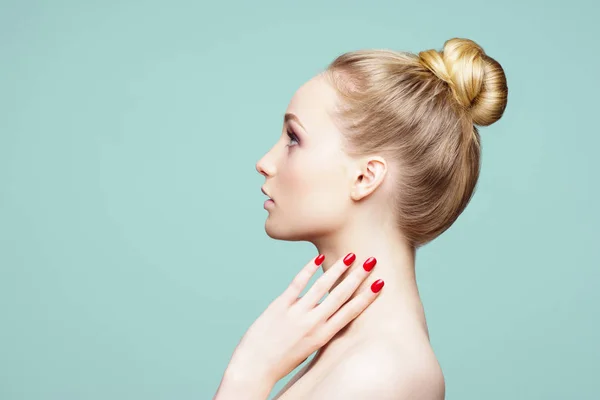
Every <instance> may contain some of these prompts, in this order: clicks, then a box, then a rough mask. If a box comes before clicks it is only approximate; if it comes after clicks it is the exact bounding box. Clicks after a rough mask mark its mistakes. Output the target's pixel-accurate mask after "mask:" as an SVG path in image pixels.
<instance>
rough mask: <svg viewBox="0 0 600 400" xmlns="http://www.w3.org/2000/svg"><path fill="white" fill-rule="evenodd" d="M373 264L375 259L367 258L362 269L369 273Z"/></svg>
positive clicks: (375, 262) (375, 261)
mask: <svg viewBox="0 0 600 400" xmlns="http://www.w3.org/2000/svg"><path fill="white" fill-rule="evenodd" d="M375 264H377V259H376V258H375V257H369V258H367V261H365V263H364V264H363V268H364V269H365V271H367V272H369V271H370V270H372V269H373V267H374V266H375Z"/></svg>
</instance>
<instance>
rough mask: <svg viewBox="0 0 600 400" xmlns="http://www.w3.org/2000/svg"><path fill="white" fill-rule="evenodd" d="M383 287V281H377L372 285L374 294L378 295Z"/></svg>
mask: <svg viewBox="0 0 600 400" xmlns="http://www.w3.org/2000/svg"><path fill="white" fill-rule="evenodd" d="M382 287H383V281H382V280H381V279H377V280H376V281H375V282H373V284H372V285H371V290H372V291H373V293H377V292H379V291H380V290H381V288H382Z"/></svg>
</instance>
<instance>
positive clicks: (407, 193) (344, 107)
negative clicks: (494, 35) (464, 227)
mask: <svg viewBox="0 0 600 400" xmlns="http://www.w3.org/2000/svg"><path fill="white" fill-rule="evenodd" d="M323 75H324V76H325V77H326V79H328V82H329V83H330V84H331V85H332V86H333V88H334V89H336V92H337V93H338V95H339V99H340V101H339V104H338V109H337V110H336V112H335V115H334V116H333V117H334V119H335V120H336V122H337V123H338V124H339V126H340V128H341V130H342V132H343V133H344V135H345V137H346V138H347V141H346V142H347V148H345V150H346V151H347V153H348V154H350V155H354V156H364V155H369V154H381V155H384V157H386V159H389V160H393V161H394V162H395V163H394V165H397V166H398V168H397V170H395V171H390V172H391V174H390V175H392V176H393V177H395V179H394V185H395V190H394V196H393V197H394V198H393V199H391V200H392V201H393V203H392V204H393V208H394V210H395V211H396V218H397V226H398V228H400V230H401V231H402V233H403V234H404V236H405V237H406V239H407V240H408V242H409V243H410V245H411V246H413V247H414V248H418V247H420V246H422V245H424V244H426V243H427V242H429V241H431V240H433V239H434V238H436V237H437V236H439V235H440V234H441V233H443V232H444V231H445V230H446V229H448V228H449V227H450V226H451V225H452V223H454V221H455V220H456V219H457V218H458V216H459V215H460V214H461V213H462V211H463V210H464V209H465V207H466V206H467V204H468V203H469V201H470V200H471V197H472V195H473V192H474V190H475V186H476V183H477V179H478V177H479V170H480V152H481V146H480V137H479V131H478V129H477V127H475V125H479V126H487V125H490V124H492V123H494V122H496V121H497V120H498V119H500V117H501V116H502V114H503V113H504V109H505V108H506V103H507V97H508V87H507V85H506V76H505V75H504V70H503V69H502V66H501V65H500V64H499V63H498V62H497V61H496V60H494V59H493V58H491V57H489V56H488V55H486V53H485V52H484V51H483V49H482V48H481V47H480V46H479V45H478V44H477V43H475V42H473V41H472V40H469V39H460V38H454V39H450V40H448V41H446V43H445V44H444V48H443V50H442V51H439V52H438V51H436V50H426V51H422V52H420V53H419V54H418V55H417V54H412V53H408V52H399V51H392V50H358V51H353V52H348V53H345V54H343V55H341V56H339V57H338V58H336V59H335V60H334V61H333V62H332V63H331V64H330V65H329V66H328V67H327V69H326V70H325V71H324V72H323Z"/></svg>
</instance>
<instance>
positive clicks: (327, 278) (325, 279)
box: [297, 253, 356, 309]
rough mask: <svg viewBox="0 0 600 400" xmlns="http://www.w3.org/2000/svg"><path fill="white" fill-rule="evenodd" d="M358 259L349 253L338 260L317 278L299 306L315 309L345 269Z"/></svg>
mask: <svg viewBox="0 0 600 400" xmlns="http://www.w3.org/2000/svg"><path fill="white" fill-rule="evenodd" d="M354 260H356V255H355V254H354V253H348V254H347V255H346V256H345V257H344V258H343V259H339V260H337V261H336V262H335V263H334V264H333V265H332V266H331V268H330V269H328V270H327V272H325V273H324V274H323V275H321V276H320V277H319V279H317V280H316V282H315V283H314V284H313V285H312V287H311V288H310V289H309V290H308V292H306V294H305V295H304V296H303V297H302V298H301V299H300V300H298V303H297V304H298V306H301V307H303V308H305V309H313V308H314V307H315V305H316V304H317V302H318V301H319V300H320V299H321V298H322V297H323V296H324V295H325V293H327V291H328V290H329V289H331V287H332V286H333V284H334V283H335V282H336V281H337V280H338V279H339V277H340V276H341V275H342V274H343V273H344V271H345V270H346V269H347V268H348V267H349V266H350V265H352V263H353V262H354Z"/></svg>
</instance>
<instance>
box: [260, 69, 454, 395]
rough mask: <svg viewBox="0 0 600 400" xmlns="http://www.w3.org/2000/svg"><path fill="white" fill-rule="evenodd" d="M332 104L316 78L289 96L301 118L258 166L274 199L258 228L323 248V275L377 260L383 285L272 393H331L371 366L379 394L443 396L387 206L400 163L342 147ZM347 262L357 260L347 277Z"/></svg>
mask: <svg viewBox="0 0 600 400" xmlns="http://www.w3.org/2000/svg"><path fill="white" fill-rule="evenodd" d="M336 104H337V96H336V94H335V91H334V90H333V88H331V87H330V86H329V85H328V84H327V83H326V81H325V80H324V79H323V78H322V77H321V76H316V77H315V78H313V79H311V80H310V81H308V82H307V83H306V84H304V85H303V86H302V87H301V88H300V89H299V90H298V91H297V92H296V93H295V95H294V96H293V98H292V100H291V102H290V104H289V106H288V109H287V111H286V113H291V114H294V115H295V116H297V117H298V119H299V121H300V122H297V121H295V120H291V121H287V123H284V127H283V132H282V135H281V137H280V138H279V140H278V141H277V143H276V144H275V145H274V146H273V148H272V149H271V150H270V151H269V152H268V153H267V154H265V155H264V156H263V157H262V158H261V159H260V160H259V161H258V162H257V165H256V168H257V171H258V172H259V173H261V174H262V175H264V176H265V178H266V181H265V184H264V186H263V189H264V190H265V191H266V193H267V194H268V196H269V197H271V198H272V199H273V200H274V204H271V205H270V206H268V207H267V210H268V212H269V215H268V218H267V220H266V222H265V230H266V232H267V234H268V235H269V236H270V237H272V238H275V239H280V240H291V241H298V240H303V241H309V242H311V243H313V244H314V245H315V247H316V248H317V251H318V253H320V254H324V255H325V261H324V263H323V264H322V268H323V271H324V272H325V271H327V270H328V269H329V268H330V267H331V265H332V264H333V262H334V261H335V260H337V259H339V258H340V257H343V256H344V255H345V254H347V253H349V252H353V253H355V254H356V257H357V260H365V259H367V258H369V257H371V256H373V257H376V258H377V265H376V266H375V269H374V273H375V274H376V276H377V277H378V278H381V279H383V280H384V281H385V288H384V289H383V290H382V293H381V294H380V295H379V297H378V298H377V299H376V300H375V301H374V302H373V303H372V304H371V305H369V307H368V308H367V309H365V310H364V311H363V312H362V313H361V314H360V315H359V316H358V317H357V318H356V319H354V320H353V321H352V322H351V323H350V324H348V325H347V326H346V328H344V329H342V330H341V331H339V332H338V333H337V334H336V335H335V336H334V337H333V338H332V339H331V340H330V341H329V342H328V343H327V344H326V345H325V346H323V347H322V348H321V349H320V350H319V351H318V352H317V353H316V355H315V357H314V358H313V359H312V360H311V361H310V362H309V363H308V364H306V365H305V366H304V368H303V369H302V370H301V371H299V372H298V373H297V374H296V376H294V377H293V378H292V379H291V380H290V381H289V382H288V384H287V385H286V386H285V387H284V388H283V389H282V390H281V391H280V393H279V394H278V395H277V396H276V397H275V398H276V399H280V400H293V399H306V398H311V399H312V398H314V399H318V398H335V395H336V393H339V390H340V388H341V387H342V386H343V385H344V382H345V380H346V381H347V380H348V379H351V378H350V377H352V376H353V374H354V372H360V373H363V374H364V371H365V368H368V369H369V371H372V372H370V373H372V374H373V377H375V378H377V377H385V379H383V378H382V379H381V382H378V387H380V389H379V390H381V393H382V394H381V395H380V396H379V397H377V398H390V399H391V398H420V399H421V398H422V399H443V398H444V378H443V374H442V371H441V368H440V366H439V363H438V361H437V359H436V357H435V355H434V352H433V350H432V348H431V345H430V342H429V332H428V328H427V323H426V319H425V314H424V310H423V306H422V303H421V299H420V296H419V291H418V288H417V283H416V276H415V254H414V250H413V249H412V248H411V247H410V246H409V245H408V244H407V243H406V240H405V239H404V237H403V235H402V233H401V232H400V231H399V230H398V229H397V228H396V227H395V225H394V218H393V210H392V209H391V207H390V205H389V199H390V196H391V193H392V190H393V185H392V180H393V176H394V174H395V173H397V168H396V166H395V165H394V164H393V163H392V161H391V160H386V159H384V158H382V157H381V156H378V155H371V156H368V157H363V158H359V159H357V158H352V157H350V156H348V155H347V154H346V153H345V152H344V151H343V150H342V149H343V143H344V137H343V135H342V133H341V132H340V131H339V128H338V127H337V126H336V124H335V123H334V120H333V119H332V117H331V115H332V113H333V110H334V108H335V106H336ZM288 131H289V132H291V133H292V138H290V137H289V136H288ZM354 268H362V264H361V263H355V264H354V265H352V266H351V267H350V269H349V271H347V272H346V274H348V273H350V271H352V270H353V269H354ZM343 277H344V276H342V278H340V280H339V281H338V282H340V281H341V280H342V279H343ZM370 283H371V282H370V281H369V280H367V281H365V282H363V283H362V285H361V287H359V288H358V289H357V290H356V292H355V293H354V294H353V296H352V297H354V296H356V295H358V294H359V293H360V292H361V291H362V290H370V289H369V285H370ZM334 288H335V285H334V287H333V288H332V289H331V290H333V289H334ZM331 290H330V292H331ZM348 301H349V300H348ZM393 393H409V397H397V396H396V397H395V395H394V394H393ZM388 394H389V396H388ZM332 396H333V397H332ZM410 396H412V397H410ZM373 398H375V397H373Z"/></svg>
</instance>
